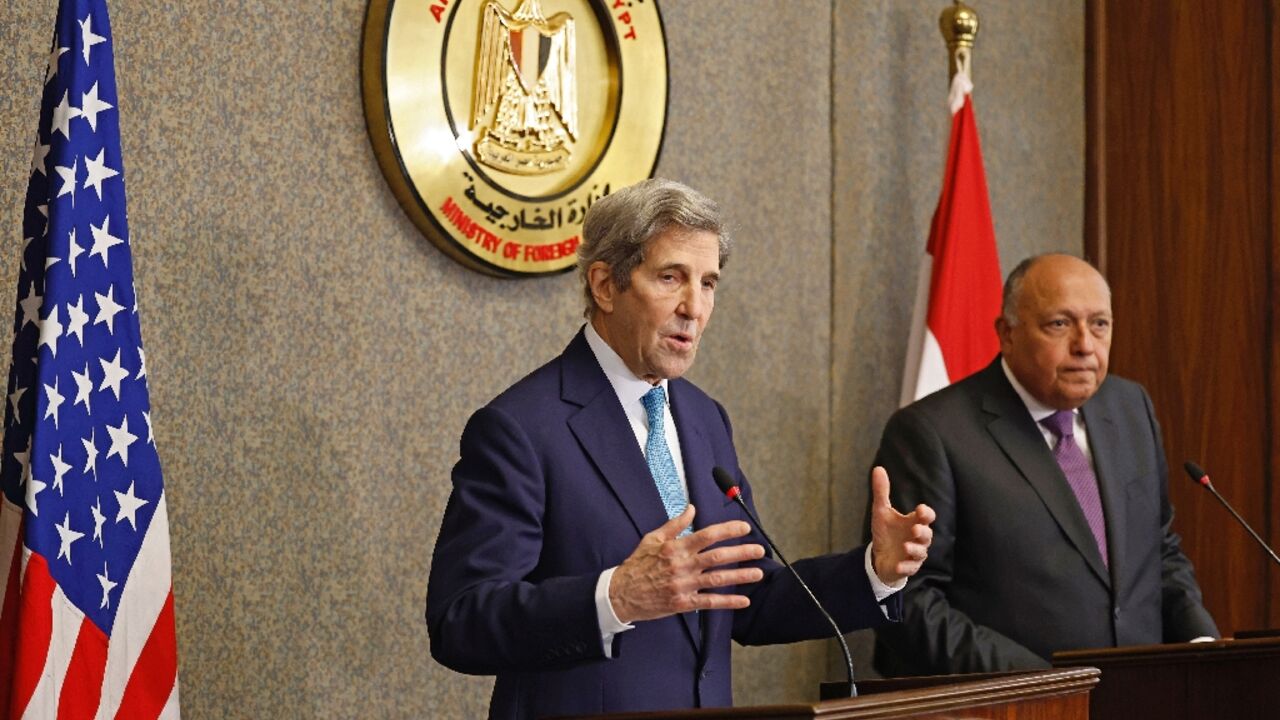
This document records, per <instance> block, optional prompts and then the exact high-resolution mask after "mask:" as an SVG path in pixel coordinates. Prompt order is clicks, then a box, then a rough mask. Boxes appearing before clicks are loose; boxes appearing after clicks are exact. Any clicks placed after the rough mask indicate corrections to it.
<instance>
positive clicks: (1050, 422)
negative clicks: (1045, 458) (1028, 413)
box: [1040, 410, 1110, 567]
mask: <svg viewBox="0 0 1280 720" xmlns="http://www.w3.org/2000/svg"><path fill="white" fill-rule="evenodd" d="M1040 424H1042V425H1044V426H1045V427H1047V428H1049V432H1051V433H1053V436H1054V437H1056V438H1058V443H1057V445H1055V446H1054V448H1053V458H1054V459H1055V460H1057V461H1058V467H1060V468H1062V474H1064V475H1066V476H1067V484H1068V485H1070V486H1071V491H1072V492H1074V493H1075V495H1076V501H1077V502H1079V503H1080V509H1081V510H1083V511H1084V519H1085V520H1086V521H1088V523H1089V529H1090V530H1091V531H1093V539H1094V540H1095V541H1096V542H1097V543H1098V551H1099V552H1101V553H1102V564H1103V565H1106V566H1108V567H1110V562H1109V560H1108V558H1107V521H1106V518H1104V517H1103V515H1102V497H1101V496H1100V495H1099V494H1098V476H1097V475H1094V474H1093V466H1092V465H1091V464H1090V463H1089V458H1087V457H1085V456H1084V451H1083V450H1081V449H1080V446H1079V445H1077V444H1076V439H1075V413H1074V412H1072V411H1071V410H1059V411H1058V412H1056V413H1054V414H1052V415H1050V416H1049V417H1047V418H1045V419H1043V420H1041V421H1040Z"/></svg>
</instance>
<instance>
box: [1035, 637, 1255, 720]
mask: <svg viewBox="0 0 1280 720" xmlns="http://www.w3.org/2000/svg"><path fill="white" fill-rule="evenodd" d="M1053 664H1054V666H1055V667H1059V668H1070V667H1083V666H1091V667H1096V668H1099V669H1100V670H1101V671H1102V680H1101V682H1099V683H1098V687H1097V688H1095V689H1094V691H1093V693H1092V694H1091V696H1090V701H1089V717H1090V718H1093V719H1094V720H1140V719H1141V718H1162V719H1165V718H1167V719H1168V720H1180V719H1181V718H1187V719H1188V720H1189V719H1190V718H1231V720H1246V719H1248V718H1258V719H1259V720H1263V719H1265V720H1273V719H1274V718H1280V638H1276V637H1270V638H1259V639H1242V640H1219V641H1215V642H1207V643H1179V644H1174V645H1140V646H1136V647H1123V648H1107V649H1105V650H1076V651H1072V652H1060V653H1054V656H1053Z"/></svg>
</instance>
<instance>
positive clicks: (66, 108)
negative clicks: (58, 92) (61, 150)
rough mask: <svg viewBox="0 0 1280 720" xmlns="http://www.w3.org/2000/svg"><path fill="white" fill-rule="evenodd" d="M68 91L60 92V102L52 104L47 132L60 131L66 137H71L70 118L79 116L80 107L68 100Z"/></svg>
mask: <svg viewBox="0 0 1280 720" xmlns="http://www.w3.org/2000/svg"><path fill="white" fill-rule="evenodd" d="M70 94H71V93H70V91H67V92H64V93H62V102H60V103H58V104H57V105H55V106H53V117H52V118H51V119H50V122H51V123H52V124H51V125H50V126H49V134H50V135H52V134H53V133H55V132H60V133H62V136H63V137H65V138H66V139H68V140H70V139H71V120H72V118H77V117H80V109H79V108H77V107H75V106H74V105H72V104H71V103H70V102H68V97H69V95H70Z"/></svg>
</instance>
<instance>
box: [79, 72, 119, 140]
mask: <svg viewBox="0 0 1280 720" xmlns="http://www.w3.org/2000/svg"><path fill="white" fill-rule="evenodd" d="M113 107H115V106H114V105H112V104H111V103H109V102H104V101H102V100H99V99H98V83H94V84H93V87H91V88H89V92H87V93H84V94H82V95H81V96H80V117H82V118H84V119H85V120H88V121H89V127H91V128H93V131H94V132H98V113H100V112H105V111H107V110H110V109H112V108H113Z"/></svg>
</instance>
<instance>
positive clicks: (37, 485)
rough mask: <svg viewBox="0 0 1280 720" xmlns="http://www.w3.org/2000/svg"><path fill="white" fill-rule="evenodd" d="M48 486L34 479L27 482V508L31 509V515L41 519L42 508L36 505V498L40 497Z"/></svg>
mask: <svg viewBox="0 0 1280 720" xmlns="http://www.w3.org/2000/svg"><path fill="white" fill-rule="evenodd" d="M46 487H48V485H46V484H44V483H42V482H40V481H39V480H37V479H35V478H34V477H32V478H31V479H29V480H27V507H29V508H31V514H32V515H35V516H37V517H39V515H40V508H39V507H38V506H37V505H36V502H37V501H36V496H37V495H39V494H40V493H41V492H42V491H43V490H44V489H45V488H46Z"/></svg>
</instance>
